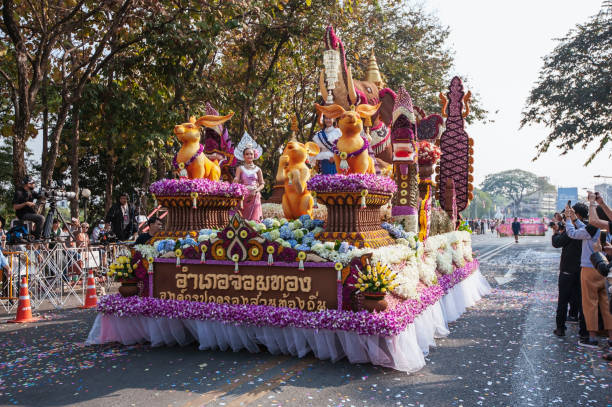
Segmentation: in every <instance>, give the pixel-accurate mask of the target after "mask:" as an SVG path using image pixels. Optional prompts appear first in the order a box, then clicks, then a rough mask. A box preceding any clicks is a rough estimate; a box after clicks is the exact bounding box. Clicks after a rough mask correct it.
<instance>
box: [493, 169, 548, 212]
mask: <svg viewBox="0 0 612 407" xmlns="http://www.w3.org/2000/svg"><path fill="white" fill-rule="evenodd" d="M482 190H483V191H484V192H487V193H489V194H490V195H499V196H502V197H505V198H507V199H509V200H510V201H511V202H512V203H513V205H514V207H515V208H518V207H519V205H520V203H521V201H522V200H523V198H524V197H525V196H527V195H529V194H532V193H534V192H537V191H541V192H551V191H554V190H555V187H554V186H553V185H551V184H549V183H548V181H547V180H546V178H543V177H538V176H537V175H536V174H534V173H531V172H529V171H524V170H519V169H516V170H508V171H502V172H498V173H495V174H489V175H487V176H486V177H485V180H484V182H483V183H482Z"/></svg>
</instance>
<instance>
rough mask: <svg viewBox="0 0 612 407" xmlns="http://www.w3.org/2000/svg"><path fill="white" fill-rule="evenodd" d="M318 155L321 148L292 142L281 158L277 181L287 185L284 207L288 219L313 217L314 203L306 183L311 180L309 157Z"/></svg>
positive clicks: (310, 143) (311, 144)
mask: <svg viewBox="0 0 612 407" xmlns="http://www.w3.org/2000/svg"><path fill="white" fill-rule="evenodd" d="M317 154H319V146H318V145H316V144H315V143H313V142H311V141H309V142H307V143H305V144H302V143H300V142H297V141H290V142H289V143H287V147H285V150H284V151H283V155H281V157H280V160H279V164H278V171H277V173H276V181H277V182H279V183H283V184H284V185H285V194H284V195H283V201H282V205H283V212H284V213H285V217H286V218H287V219H297V218H299V217H300V216H302V215H309V216H312V207H313V204H314V202H313V199H312V196H310V192H309V191H308V189H307V188H306V181H308V179H309V178H310V169H309V168H308V166H307V165H306V160H307V159H308V156H315V155H317Z"/></svg>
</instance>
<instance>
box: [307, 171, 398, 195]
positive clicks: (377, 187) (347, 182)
mask: <svg viewBox="0 0 612 407" xmlns="http://www.w3.org/2000/svg"><path fill="white" fill-rule="evenodd" d="M308 189H310V190H311V191H315V192H361V191H363V190H364V189H367V190H368V191H370V192H384V193H388V194H391V193H393V192H395V191H397V185H396V184H395V181H393V180H392V179H391V178H389V177H385V176H382V175H375V174H348V175H342V174H333V175H327V174H319V175H315V176H314V177H312V178H311V179H309V180H308Z"/></svg>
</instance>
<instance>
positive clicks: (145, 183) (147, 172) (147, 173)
mask: <svg viewBox="0 0 612 407" xmlns="http://www.w3.org/2000/svg"><path fill="white" fill-rule="evenodd" d="M150 183H151V166H150V165H149V166H148V167H145V169H144V175H143V177H142V183H141V187H142V191H144V192H143V194H144V196H141V197H140V205H141V209H142V211H143V213H144V214H145V215H148V214H149V206H148V205H147V202H148V200H147V196H148V195H149V194H148V191H149V184H150ZM143 198H144V199H143Z"/></svg>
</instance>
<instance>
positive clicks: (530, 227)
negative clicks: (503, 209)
mask: <svg viewBox="0 0 612 407" xmlns="http://www.w3.org/2000/svg"><path fill="white" fill-rule="evenodd" d="M513 221H514V218H507V219H505V220H504V221H503V222H502V223H500V224H499V225H497V227H496V228H495V230H496V231H497V234H498V235H499V236H500V237H501V236H505V237H509V236H514V232H512V222H513ZM518 221H519V222H520V223H521V232H520V234H521V235H522V236H544V235H545V234H546V231H547V230H548V224H547V223H546V220H545V219H543V218H519V219H518Z"/></svg>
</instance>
